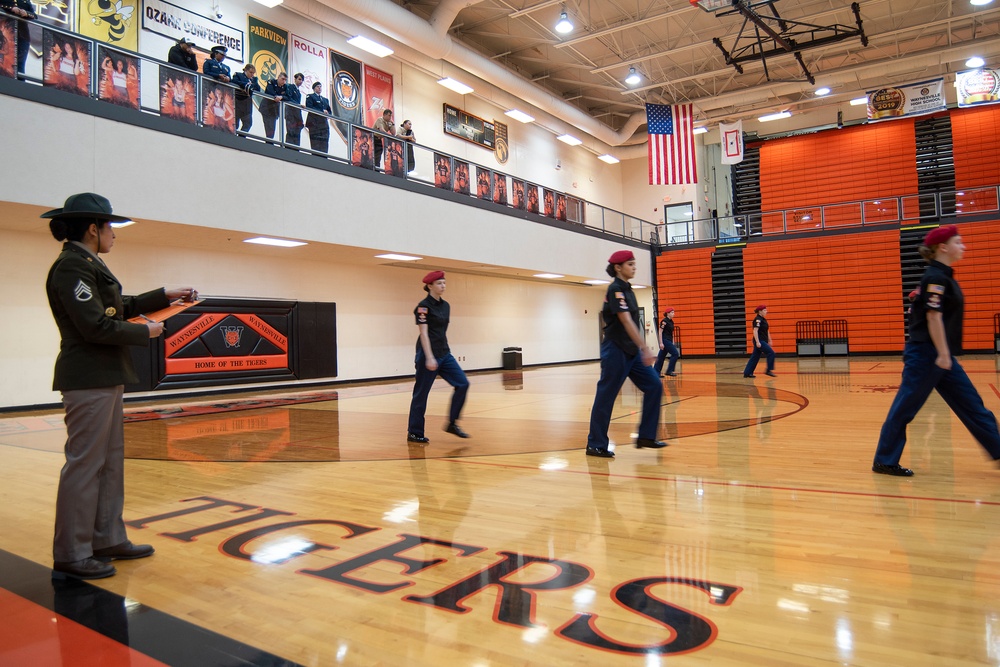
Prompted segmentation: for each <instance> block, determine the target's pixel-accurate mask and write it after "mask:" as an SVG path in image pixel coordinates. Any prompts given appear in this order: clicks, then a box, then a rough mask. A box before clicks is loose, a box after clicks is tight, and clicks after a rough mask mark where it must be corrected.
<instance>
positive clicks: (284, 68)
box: [247, 14, 311, 92]
mask: <svg viewBox="0 0 1000 667" xmlns="http://www.w3.org/2000/svg"><path fill="white" fill-rule="evenodd" d="M247 50H248V51H249V53H248V54H247V62H248V63H250V64H251V65H253V66H254V67H256V68H257V78H258V79H259V80H260V87H261V88H264V87H265V86H266V85H267V82H268V81H270V80H272V79H277V78H278V75H279V74H281V73H282V72H286V73H287V72H288V31H287V30H285V29H283V28H279V27H278V26H275V25H271V24H270V23H267V22H266V21H261V20H260V19H259V18H257V17H256V16H253V15H251V14H247ZM288 78H289V79H291V78H292V77H291V75H289V77H288ZM310 92H311V91H310Z"/></svg>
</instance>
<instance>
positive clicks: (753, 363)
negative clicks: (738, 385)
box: [743, 343, 774, 375]
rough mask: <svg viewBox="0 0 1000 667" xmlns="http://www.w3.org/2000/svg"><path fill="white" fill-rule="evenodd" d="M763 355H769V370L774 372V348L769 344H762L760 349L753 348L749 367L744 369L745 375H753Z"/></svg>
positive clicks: (748, 363)
mask: <svg viewBox="0 0 1000 667" xmlns="http://www.w3.org/2000/svg"><path fill="white" fill-rule="evenodd" d="M761 354H766V355H767V370H769V371H773V370H774V348H772V347H771V345H770V344H769V343H761V344H760V347H756V346H755V347H754V348H753V354H751V355H750V361H748V362H747V367H746V368H744V369H743V375H753V372H754V371H755V370H757V362H758V361H760V355H761Z"/></svg>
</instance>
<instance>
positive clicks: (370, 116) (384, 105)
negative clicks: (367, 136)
mask: <svg viewBox="0 0 1000 667" xmlns="http://www.w3.org/2000/svg"><path fill="white" fill-rule="evenodd" d="M364 96H365V125H367V126H368V127H374V126H375V121H377V120H378V119H379V118H381V117H382V111H383V110H384V109H392V75H391V74H387V73H386V72H383V71H382V70H377V69H375V68H374V67H370V66H368V65H365V87H364ZM394 120H395V121H396V127H399V124H400V123H402V122H403V119H402V118H396V119H394Z"/></svg>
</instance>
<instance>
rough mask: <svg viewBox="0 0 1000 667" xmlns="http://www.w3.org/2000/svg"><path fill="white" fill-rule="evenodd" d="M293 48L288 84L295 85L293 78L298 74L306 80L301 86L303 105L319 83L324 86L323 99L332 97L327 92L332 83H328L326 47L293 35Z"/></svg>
mask: <svg viewBox="0 0 1000 667" xmlns="http://www.w3.org/2000/svg"><path fill="white" fill-rule="evenodd" d="M291 40H292V48H291V50H290V51H289V62H288V82H289V83H294V80H293V79H292V77H293V76H294V75H295V74H296V73H301V74H302V76H303V77H304V78H305V80H304V81H303V82H302V85H301V86H299V92H301V93H302V105H303V106H305V103H306V96H307V95H311V94H312V86H313V84H314V83H316V82H317V81H319V82H320V83H322V84H323V97H330V96H331V93H330V91H329V90H327V87H328V86H329V85H330V82H329V81H327V75H326V73H327V72H328V71H329V70H327V68H326V47H325V46H320V45H319V44H317V43H315V42H310V41H309V40H308V39H305V38H304V37H299V36H298V35H295V34H293V35H292V36H291Z"/></svg>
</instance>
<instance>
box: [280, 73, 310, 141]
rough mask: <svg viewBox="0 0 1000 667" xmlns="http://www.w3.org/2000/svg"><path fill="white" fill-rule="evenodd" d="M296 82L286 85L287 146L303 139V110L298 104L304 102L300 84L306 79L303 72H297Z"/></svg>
mask: <svg viewBox="0 0 1000 667" xmlns="http://www.w3.org/2000/svg"><path fill="white" fill-rule="evenodd" d="M292 78H293V79H295V83H294V84H292V83H289V84H286V85H285V102H287V104H285V146H286V147H287V148H294V147H295V146H298V145H299V142H301V141H302V111H301V110H299V108H298V106H292V105H300V104H302V92H301V91H300V90H299V86H301V85H302V82H303V81H305V80H306V77H305V76H304V75H303V74H296V75H295V76H294V77H292Z"/></svg>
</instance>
